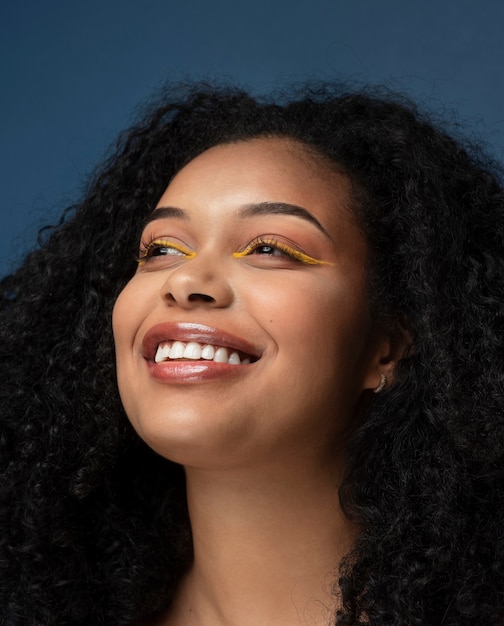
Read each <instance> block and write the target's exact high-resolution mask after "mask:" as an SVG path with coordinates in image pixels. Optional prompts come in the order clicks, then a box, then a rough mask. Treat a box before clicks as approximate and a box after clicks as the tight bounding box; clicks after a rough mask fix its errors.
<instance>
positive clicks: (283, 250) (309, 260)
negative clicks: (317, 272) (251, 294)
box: [233, 237, 331, 265]
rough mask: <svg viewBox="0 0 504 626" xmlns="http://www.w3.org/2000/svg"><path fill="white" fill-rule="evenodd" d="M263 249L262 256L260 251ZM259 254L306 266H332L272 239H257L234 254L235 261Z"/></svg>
mask: <svg viewBox="0 0 504 626" xmlns="http://www.w3.org/2000/svg"><path fill="white" fill-rule="evenodd" d="M261 249H262V254H260V251H261ZM254 253H257V254H258V255H259V256H272V257H277V258H282V257H283V258H288V259H292V260H293V261H298V262H299V263H303V264H305V265H331V263H329V262H328V261H322V260H320V259H315V258H314V257H312V256H310V255H308V254H306V253H305V252H301V251H300V250H296V249H295V248H292V247H291V246H289V245H287V244H286V243H284V242H282V241H278V240H277V239H275V238H270V237H257V238H256V239H254V241H252V242H250V243H249V244H248V245H247V246H246V247H245V248H244V249H243V250H240V251H238V252H234V253H233V257H234V258H235V259H242V258H244V257H247V256H251V255H253V254H254Z"/></svg>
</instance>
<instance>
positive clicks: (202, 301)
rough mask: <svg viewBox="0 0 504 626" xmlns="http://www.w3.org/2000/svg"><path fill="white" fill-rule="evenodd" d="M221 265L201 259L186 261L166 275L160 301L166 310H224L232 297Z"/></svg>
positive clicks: (231, 291) (231, 290)
mask: <svg viewBox="0 0 504 626" xmlns="http://www.w3.org/2000/svg"><path fill="white" fill-rule="evenodd" d="M223 265H225V264H221V265H220V266H219V265H218V264H213V263H211V264H210V263H209V262H208V260H205V259H204V258H203V257H201V258H198V257H196V258H194V259H191V260H190V261H187V262H186V263H184V264H183V265H181V266H180V267H178V268H176V269H174V270H172V271H171V272H170V273H169V275H168V277H167V278H166V280H165V282H164V284H163V287H162V294H161V296H162V298H163V299H164V300H165V301H166V303H167V304H168V305H169V306H180V307H182V308H185V309H192V308H197V307H201V306H204V307H211V308H225V307H228V306H229V305H230V304H231V303H232V301H233V297H234V294H233V289H232V288H231V285H230V283H229V279H228V277H227V276H226V272H225V268H224V267H223Z"/></svg>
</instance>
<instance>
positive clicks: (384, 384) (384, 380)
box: [373, 374, 387, 393]
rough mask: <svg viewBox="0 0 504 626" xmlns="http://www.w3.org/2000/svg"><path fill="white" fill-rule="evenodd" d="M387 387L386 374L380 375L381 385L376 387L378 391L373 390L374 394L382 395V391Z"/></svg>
mask: <svg viewBox="0 0 504 626" xmlns="http://www.w3.org/2000/svg"><path fill="white" fill-rule="evenodd" d="M386 386H387V377H386V376H385V374H380V384H379V385H378V387H376V389H373V392H374V393H380V391H383V390H384V389H385V387H386Z"/></svg>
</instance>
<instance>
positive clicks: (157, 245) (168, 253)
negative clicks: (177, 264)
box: [137, 239, 196, 265]
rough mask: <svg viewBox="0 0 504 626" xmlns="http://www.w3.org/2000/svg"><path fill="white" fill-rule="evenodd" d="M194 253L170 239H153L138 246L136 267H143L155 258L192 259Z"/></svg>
mask: <svg viewBox="0 0 504 626" xmlns="http://www.w3.org/2000/svg"><path fill="white" fill-rule="evenodd" d="M195 255H196V253H195V252H193V251H192V250H190V249H189V248H187V247H186V246H185V245H183V244H180V243H178V242H176V241H173V240H171V239H153V240H152V241H149V242H147V243H145V242H142V243H141V245H140V253H139V255H138V258H137V263H138V265H145V263H147V262H149V261H150V260H154V259H155V258H156V257H159V258H165V259H166V260H168V259H169V258H172V259H173V260H175V259H178V258H189V259H191V258H193V257H194V256H195Z"/></svg>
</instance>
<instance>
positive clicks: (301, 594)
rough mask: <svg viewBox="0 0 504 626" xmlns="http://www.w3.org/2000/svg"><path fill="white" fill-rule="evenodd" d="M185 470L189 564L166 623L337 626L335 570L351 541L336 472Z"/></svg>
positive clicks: (301, 467)
mask: <svg viewBox="0 0 504 626" xmlns="http://www.w3.org/2000/svg"><path fill="white" fill-rule="evenodd" d="M298 468H299V469H298ZM186 474H187V497H188V505H189V513H190V518H191V527H192V533H193V543H194V563H193V566H192V568H191V570H190V571H189V573H188V575H187V577H186V578H185V580H184V581H183V583H182V585H181V588H180V590H179V593H178V596H177V601H176V603H175V607H174V609H173V611H172V613H171V615H170V621H169V624H170V625H172V624H173V625H178V624H184V626H189V625H190V624H205V626H207V625H208V626H210V625H212V626H213V625H214V624H215V625H217V624H218V625H219V626H224V625H225V626H236V625H240V626H248V625H249V624H250V625H252V624H254V625H257V624H269V625H275V626H276V625H278V626H280V625H284V624H285V625H288V626H293V625H296V624H299V625H304V624H310V625H316V626H319V625H320V626H322V625H323V626H327V625H328V624H330V623H334V612H335V610H336V608H337V597H336V596H335V595H333V589H334V587H335V582H336V580H337V567H338V563H339V561H340V560H341V558H342V557H343V556H344V555H345V554H346V553H347V552H348V551H349V549H350V547H351V545H352V540H353V538H354V535H355V531H354V529H353V528H352V526H351V525H350V523H349V522H348V520H346V519H345V518H344V517H343V515H342V513H341V510H340V507H339V502H338V496H337V485H338V476H337V475H336V472H335V471H334V468H331V469H330V470H329V468H320V467H318V468H315V467H314V468H312V470H311V471H310V470H309V468H308V469H307V465H306V464H303V463H299V464H297V465H296V467H295V468H292V467H290V468H288V467H287V468H286V467H285V466H282V467H270V468H262V471H261V472H258V471H257V468H255V469H254V471H247V470H245V469H242V470H239V471H233V472H229V470H226V471H219V470H212V471H209V470H198V469H194V468H189V469H186Z"/></svg>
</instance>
